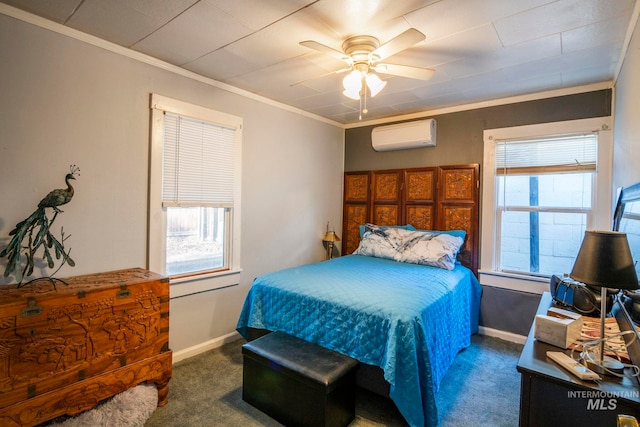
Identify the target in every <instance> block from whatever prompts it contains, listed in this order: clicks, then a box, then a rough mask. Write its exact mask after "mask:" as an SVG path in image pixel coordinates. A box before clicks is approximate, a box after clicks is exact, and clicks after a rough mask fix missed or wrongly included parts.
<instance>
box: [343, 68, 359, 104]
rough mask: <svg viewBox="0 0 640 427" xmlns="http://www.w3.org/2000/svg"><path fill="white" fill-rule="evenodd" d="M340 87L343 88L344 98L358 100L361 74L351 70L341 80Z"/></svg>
mask: <svg viewBox="0 0 640 427" xmlns="http://www.w3.org/2000/svg"><path fill="white" fill-rule="evenodd" d="M342 86H344V92H342V93H343V94H344V96H346V97H348V98H351V99H360V91H361V90H362V74H360V72H359V71H357V70H353V71H352V72H350V73H349V74H347V75H346V76H345V77H344V79H343V80H342Z"/></svg>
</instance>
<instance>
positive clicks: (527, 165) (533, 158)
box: [495, 133, 598, 175]
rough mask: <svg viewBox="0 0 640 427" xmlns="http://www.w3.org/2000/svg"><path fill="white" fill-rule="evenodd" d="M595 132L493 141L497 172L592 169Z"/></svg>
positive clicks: (596, 142) (595, 144) (549, 171)
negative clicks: (494, 142)
mask: <svg viewBox="0 0 640 427" xmlns="http://www.w3.org/2000/svg"><path fill="white" fill-rule="evenodd" d="M597 155H598V135H597V134H596V133H589V134H581V135H568V136H567V135H565V136H557V137H546V138H541V139H527V140H510V141H498V142H496V149H495V156H496V173H497V174H498V175H512V174H514V175H515V174H525V175H536V174H543V173H565V172H577V171H586V172H588V171H595V170H596V160H597Z"/></svg>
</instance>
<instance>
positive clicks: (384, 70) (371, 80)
mask: <svg viewBox="0 0 640 427" xmlns="http://www.w3.org/2000/svg"><path fill="white" fill-rule="evenodd" d="M424 39H425V35H424V34H422V33H421V32H420V31H418V30H416V29H415V28H410V29H408V30H406V31H405V32H403V33H401V34H400V35H398V36H396V37H395V38H393V39H391V40H389V41H388V42H386V43H384V44H382V45H381V44H380V41H379V40H378V39H377V38H375V37H373V36H368V35H357V36H353V37H349V38H348V39H346V40H345V41H344V42H343V43H342V51H339V50H337V49H334V48H332V47H329V46H326V45H324V44H322V43H318V42H316V41H313V40H307V41H303V42H300V45H302V46H305V47H307V48H309V49H313V50H316V51H318V52H321V53H324V54H327V55H330V56H332V57H334V58H337V59H339V60H341V61H343V62H345V63H346V64H347V67H346V68H342V69H340V70H337V71H333V72H331V73H327V74H324V75H322V76H318V77H316V78H319V77H323V76H326V75H329V74H339V73H344V72H347V71H351V73H349V74H348V75H347V76H346V77H345V78H344V79H343V82H342V83H343V86H344V92H343V94H344V95H345V96H347V97H349V98H352V99H356V100H358V99H359V100H361V102H362V98H363V97H364V98H365V101H366V91H367V89H369V92H370V95H371V96H372V97H373V96H375V95H377V94H378V93H379V92H380V91H381V90H382V89H383V88H384V86H385V85H386V84H387V83H386V82H384V81H382V80H381V79H380V78H379V77H378V76H377V75H376V74H373V73H372V71H375V72H377V73H381V74H390V75H393V76H401V77H408V78H411V79H419V80H429V79H430V78H431V77H432V76H433V74H434V73H435V70H432V69H430V68H422V67H413V66H409V65H399V64H390V63H382V62H381V61H382V60H384V59H386V58H388V57H390V56H392V55H395V54H396V53H398V52H400V51H403V50H405V49H407V48H409V47H411V46H413V45H415V44H416V43H418V42H421V41H423V40H424ZM298 83H302V82H298ZM361 112H364V113H366V112H367V111H366V108H365V109H364V110H362V108H361Z"/></svg>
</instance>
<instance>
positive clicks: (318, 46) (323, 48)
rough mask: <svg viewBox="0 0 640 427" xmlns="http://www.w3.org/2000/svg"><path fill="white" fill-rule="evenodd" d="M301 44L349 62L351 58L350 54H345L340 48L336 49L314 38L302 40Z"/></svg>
mask: <svg viewBox="0 0 640 427" xmlns="http://www.w3.org/2000/svg"><path fill="white" fill-rule="evenodd" d="M300 45H301V46H304V47H308V48H309V49H313V50H316V51H318V52H321V53H324V54H327V55H330V56H333V57H334V58H336V59H339V60H340V61H344V62H347V63H348V62H349V61H350V60H351V58H350V57H349V55H347V54H345V53H344V52H340V51H339V50H336V49H334V48H332V47H329V46H326V45H323V44H322V43H318V42H316V41H313V40H305V41H303V42H300Z"/></svg>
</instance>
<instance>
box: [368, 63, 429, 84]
mask: <svg viewBox="0 0 640 427" xmlns="http://www.w3.org/2000/svg"><path fill="white" fill-rule="evenodd" d="M373 69H374V70H375V71H376V72H378V73H381V74H391V75H394V76H400V77H409V78H410V79H418V80H429V79H430V78H431V77H433V75H434V74H435V72H436V70H432V69H431V68H421V67H411V66H409V65H397V64H376V66H375V67H373Z"/></svg>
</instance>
